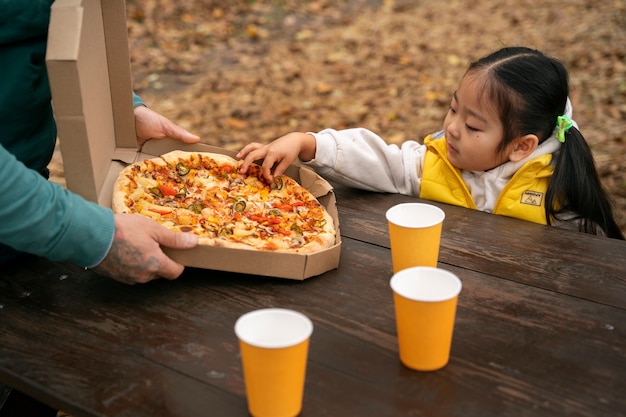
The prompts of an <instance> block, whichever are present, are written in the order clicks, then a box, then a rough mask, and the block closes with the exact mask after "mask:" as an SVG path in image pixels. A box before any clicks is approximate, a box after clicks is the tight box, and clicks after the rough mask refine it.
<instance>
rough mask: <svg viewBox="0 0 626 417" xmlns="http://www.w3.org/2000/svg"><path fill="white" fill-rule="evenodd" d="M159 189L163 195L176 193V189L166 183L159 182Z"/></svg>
mask: <svg viewBox="0 0 626 417" xmlns="http://www.w3.org/2000/svg"><path fill="white" fill-rule="evenodd" d="M159 190H161V192H162V193H163V195H169V196H173V195H177V194H178V190H177V189H176V188H174V187H170V186H169V185H166V184H159Z"/></svg>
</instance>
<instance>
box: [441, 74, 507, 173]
mask: <svg viewBox="0 0 626 417" xmlns="http://www.w3.org/2000/svg"><path fill="white" fill-rule="evenodd" d="M482 77H483V76H482V74H481V73H468V74H466V75H465V76H464V77H463V78H462V79H461V83H460V84H459V88H458V90H457V91H456V92H455V93H454V95H453V97H452V102H451V103H450V109H449V110H448V114H447V115H446V118H445V120H444V122H443V130H444V132H445V135H446V141H447V142H448V159H449V160H450V162H451V163H452V165H454V166H455V167H457V168H459V169H462V170H467V171H487V170H489V169H492V168H495V167H497V166H499V165H501V164H503V163H504V162H507V161H508V156H507V155H508V153H507V152H506V151H505V152H500V143H501V142H502V139H503V134H504V133H503V132H504V129H503V126H502V122H501V121H500V119H499V117H498V112H497V111H496V109H495V107H494V106H493V105H492V103H490V102H489V101H488V100H487V99H485V98H484V97H485V95H483V94H480V93H481V92H480V90H479V89H480V88H482V86H483V85H484V83H483V82H482Z"/></svg>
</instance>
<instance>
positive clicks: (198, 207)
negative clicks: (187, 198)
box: [187, 203, 204, 214]
mask: <svg viewBox="0 0 626 417" xmlns="http://www.w3.org/2000/svg"><path fill="white" fill-rule="evenodd" d="M203 208H204V204H202V203H196V204H189V205H188V206H187V210H190V211H193V212H194V213H196V214H200V212H202V209H203Z"/></svg>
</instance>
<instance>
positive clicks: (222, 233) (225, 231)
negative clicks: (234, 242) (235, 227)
mask: <svg viewBox="0 0 626 417" xmlns="http://www.w3.org/2000/svg"><path fill="white" fill-rule="evenodd" d="M232 234H233V231H232V230H229V229H227V228H225V227H222V228H221V229H220V231H219V232H218V233H217V235H218V236H229V235H232Z"/></svg>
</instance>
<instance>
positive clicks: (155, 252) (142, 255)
mask: <svg viewBox="0 0 626 417" xmlns="http://www.w3.org/2000/svg"><path fill="white" fill-rule="evenodd" d="M197 244H198V236H196V235H193V234H190V233H177V232H174V231H171V230H169V229H166V228H165V227H163V226H161V225H160V224H158V223H157V222H155V221H153V220H150V219H148V218H146V217H143V216H140V215H137V214H116V215H115V236H114V238H113V244H112V245H111V249H110V250H109V253H108V254H107V256H106V257H105V258H104V260H103V261H102V262H101V263H100V264H99V265H98V266H96V267H95V268H94V271H95V272H97V273H99V274H102V275H106V276H109V277H111V278H113V279H114V280H116V281H120V282H123V283H125V284H136V283H145V282H148V281H151V280H153V279H156V278H166V279H176V278H178V277H179V276H180V274H182V273H183V270H184V266H183V265H181V264H179V263H177V262H174V261H173V260H172V259H170V258H168V257H167V256H166V255H165V254H164V253H163V251H162V250H161V245H163V246H165V247H168V248H176V249H189V248H192V247H194V246H196V245H197Z"/></svg>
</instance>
